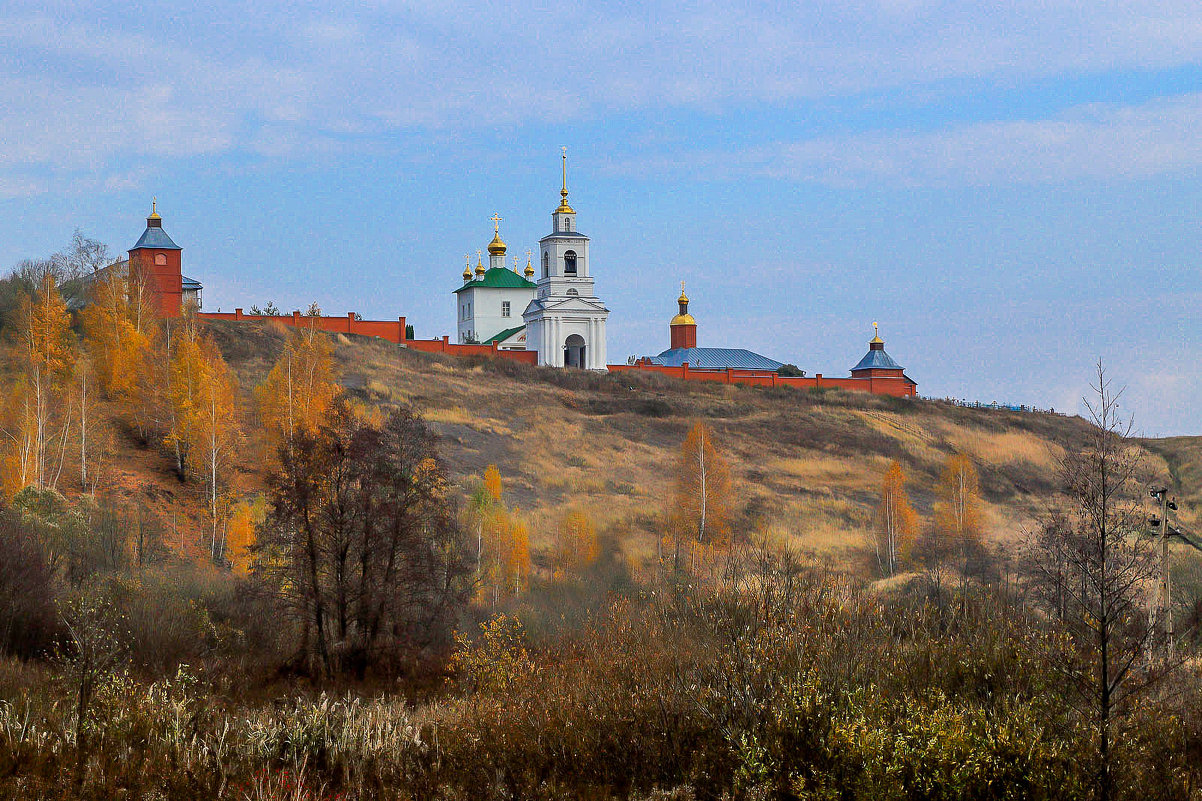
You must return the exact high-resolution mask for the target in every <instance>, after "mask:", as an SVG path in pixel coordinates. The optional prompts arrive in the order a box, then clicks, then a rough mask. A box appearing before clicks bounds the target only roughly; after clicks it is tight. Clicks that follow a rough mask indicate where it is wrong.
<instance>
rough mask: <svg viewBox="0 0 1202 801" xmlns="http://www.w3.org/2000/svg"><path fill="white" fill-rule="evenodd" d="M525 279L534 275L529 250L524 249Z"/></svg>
mask: <svg viewBox="0 0 1202 801" xmlns="http://www.w3.org/2000/svg"><path fill="white" fill-rule="evenodd" d="M524 272H525V273H526V280H527V281H529V280H530V279H531V278H533V277H534V265H533V264H531V263H530V251H528V250H527V251H526V269H525V271H524Z"/></svg>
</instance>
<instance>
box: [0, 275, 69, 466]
mask: <svg viewBox="0 0 1202 801" xmlns="http://www.w3.org/2000/svg"><path fill="white" fill-rule="evenodd" d="M17 337H18V347H17V351H16V354H17V355H16V358H17V369H18V376H19V378H18V391H17V395H18V397H19V400H18V398H17V397H15V398H14V399H13V400H14V401H18V402H19V404H20V407H21V413H20V414H19V415H17V416H15V419H14V420H13V421H12V423H13V424H12V425H11V427H10V428H9V429H8V430H7V431H6V434H7V438H8V440H9V445H10V446H11V447H12V450H11V451H10V458H12V459H13V460H14V462H15V464H16V465H18V468H17V469H16V470H14V472H15V473H16V474H19V476H20V479H19V483H20V486H28V485H30V484H32V485H34V486H37V487H39V488H40V487H45V486H48V485H53V484H54V483H55V481H56V480H57V477H58V473H59V472H61V465H62V461H63V460H62V458H57V459H56V458H55V457H56V456H57V455H58V454H57V453H56V446H57V445H61V448H58V450H61V451H62V452H63V455H65V451H66V445H67V434H68V431H69V428H70V421H71V411H72V406H71V404H69V403H67V404H64V403H62V400H63V396H64V394H66V393H67V392H68V391H69V384H70V377H71V370H72V367H73V365H74V362H75V336H74V334H73V333H72V332H71V318H70V315H69V314H68V312H67V305H66V303H65V302H64V301H63V298H62V296H61V295H60V294H59V292H58V288H57V285H56V283H55V280H54V276H53V274H50V273H47V274H46V275H45V276H44V278H43V280H42V284H41V286H40V287H39V288H38V290H37V291H36V292H35V293H34V294H32V295H26V296H24V298H23V299H22V300H21V303H20V306H19V310H18V314H17ZM56 463H57V466H56ZM52 470H54V472H53V473H52V472H51V471H52Z"/></svg>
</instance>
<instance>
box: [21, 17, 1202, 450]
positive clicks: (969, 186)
mask: <svg viewBox="0 0 1202 801" xmlns="http://www.w3.org/2000/svg"><path fill="white" fill-rule="evenodd" d="M1200 120H1202V7H1199V6H1198V4H1197V2H1196V0H1194V2H1159V1H1158V0H1138V1H1137V2H1125V1H1124V0H1113V1H1111V2H1104V3H1080V2H1077V1H1074V2H1057V0H1038V1H1037V2H1026V1H1024V0H1013V1H1012V2H1008V3H1004V4H996V3H963V2H926V1H924V0H876V1H873V0H842V1H841V2H837V3H836V2H829V3H809V2H787V3H780V4H771V3H756V4H740V5H735V4H728V3H698V2H687V1H686V2H645V3H630V2H614V3H601V4H587V5H586V4H579V3H573V2H559V3H555V4H547V5H534V4H531V5H524V6H521V7H515V6H511V5H510V4H504V3H490V2H476V3H472V4H466V3H460V2H454V1H452V2H439V3H391V2H375V1H373V0H366V1H365V2H359V3H356V4H354V7H353V8H352V6H351V4H345V3H320V2H309V1H308V0H299V1H297V2H290V3H287V4H279V5H276V4H271V3H227V2H224V0H214V1H212V2H206V3H203V4H190V3H182V2H178V3H171V4H166V3H161V2H160V3H153V4H139V3H136V2H122V3H111V4H110V3H87V2H57V0H39V2H35V3H26V2H22V1H21V0H7V2H5V3H3V4H0V142H2V143H3V145H2V146H0V268H8V267H11V266H12V265H14V264H15V263H16V262H17V261H19V260H20V259H23V258H30V257H38V256H44V255H47V254H49V253H51V252H53V251H55V250H58V249H60V248H62V247H64V246H65V244H66V243H67V242H68V241H69V240H70V237H71V234H72V232H73V231H74V230H75V229H76V228H79V229H81V230H82V231H83V232H84V233H85V234H86V235H88V236H91V237H93V238H96V239H99V240H101V241H103V242H105V243H107V244H108V245H109V246H110V247H111V248H112V249H113V251H115V252H119V251H124V250H126V249H128V248H129V247H130V246H132V245H133V243H134V242H135V241H136V240H137V238H138V236H139V235H140V234H141V232H142V230H143V227H144V217H145V216H146V214H148V213H149V210H150V201H151V198H152V197H155V196H157V198H158V209H159V212H160V213H161V214H162V215H163V225H164V228H165V229H166V230H167V232H168V233H169V234H170V235H171V236H172V237H173V238H174V240H175V241H176V242H177V243H178V244H180V245H181V246H182V247H183V249H184V255H183V259H184V272H185V274H187V275H189V276H191V277H194V278H197V279H199V280H201V281H202V282H203V283H204V285H205V298H204V303H205V308H206V309H207V310H217V309H218V308H221V309H224V310H226V311H229V310H231V309H233V308H234V307H235V306H241V307H244V308H249V307H250V306H251V305H252V304H254V303H258V304H259V305H262V304H263V303H265V302H267V301H269V300H270V301H274V302H275V303H276V305H277V306H279V307H280V308H282V309H284V310H285V311H287V310H291V309H293V308H301V309H303V308H307V306H308V305H309V303H310V302H312V301H317V302H318V304H319V305H320V306H321V307H322V309H323V310H325V312H326V313H327V314H342V313H344V312H346V311H356V312H359V313H360V314H362V315H363V316H364V317H365V318H395V317H397V316H401V315H404V316H406V317H407V318H409V320H410V322H412V323H413V324H414V325H415V327H416V330H417V336H419V337H430V336H436V335H442V334H452V335H453V333H454V330H455V302H454V299H453V297H452V295H451V294H450V293H451V291H452V290H453V289H455V288H456V287H457V286H459V285H460V283H461V279H460V273H461V272H462V270H463V264H464V254H468V253H470V254H471V255H472V261H473V263H474V262H475V253H476V251H477V249H481V248H484V247H485V246H486V245H487V243H488V241H489V240H490V239H491V237H492V223H491V222H490V221H489V218H490V217H491V216H492V215H493V214H499V215H500V216H501V217H502V218H503V221H502V223H501V232H502V236H503V237H504V239H505V241H506V242H507V243H508V244H509V249H510V254H514V253H517V254H519V256H520V258H521V262H522V264H521V266H523V267H524V265H525V252H526V250H527V249H531V250H534V251H536V252H537V242H538V239H539V238H540V237H541V236H543V235H545V234H546V233H549V232H550V228H551V211H552V210H553V209H554V208H555V206H556V205H557V204H558V200H559V198H558V190H559V188H560V187H559V184H560V148H561V147H564V146H566V147H567V148H568V158H569V178H568V183H569V189H570V191H571V197H570V200H571V203H572V206H573V207H574V208H575V209H576V211H577V222H578V225H579V228H580V230H581V231H583V232H585V233H587V234H588V235H589V236H590V238H591V248H590V250H591V258H592V272H593V275H594V276H595V278H596V287H597V292H598V295H599V296H600V297H601V298H602V299H603V300H604V301H605V302H606V304H607V306H608V307H609V309H610V310H611V315H610V318H609V355H610V361H616V362H624V361H625V360H626V357H627V356H629V355H645V354H655V353H658V352H659V351H661V350H663V349H665V348H667V346H668V320H669V319H670V318H671V317H672V315H674V314H675V312H676V309H675V299H676V296H677V294H678V293H679V282H680V281H681V280H685V281H687V287H688V294H689V296H690V298H692V304H691V308H690V311H691V312H692V313H693V315H694V316H695V317H696V318H697V320H698V323H699V334H698V338H699V344H700V345H703V346H706V345H709V346H722V347H746V348H750V349H752V350H755V351H758V352H761V353H763V354H765V355H768V356H771V357H773V358H776V359H779V360H781V361H786V362H791V363H794V364H796V365H798V366H799V367H801V368H802V369H804V370H806V371H807V372H808V373H810V374H812V373H823V374H826V375H846V374H847V370H848V369H849V368H850V367H851V366H852V365H853V364H855V363H856V362H857V361H858V360H859V358H860V357H861V356H862V355H863V353H864V352H865V351H866V349H867V341H868V339H870V338H871V336H872V322H873V321H879V323H880V326H881V334H882V336H883V337H884V339H885V341H886V343H887V344H886V347H887V349H888V351H889V353H890V354H891V355H892V356H893V357H894V358H895V359H896V360H897V361H899V362H900V363H901V364H903V365H905V367H906V370H907V374H908V375H910V376H911V377H912V378H913V379H915V380H916V381H917V382H918V385H919V392H920V393H921V394H922V395H926V396H932V397H955V398H964V399H969V400H980V401H984V402H990V401H995V400H996V401H999V402H1002V401H1004V402H1012V403H1024V404H1030V405H1036V406H1039V407H1044V408H1047V407H1053V408H1055V409H1057V410H1061V411H1069V412H1077V411H1079V410H1080V408H1081V406H1080V401H1081V398H1082V396H1083V395H1086V394H1087V393H1088V391H1089V386H1090V382H1091V380H1092V379H1093V378H1094V377H1095V373H1096V369H1097V364H1098V363H1099V361H1101V362H1102V363H1103V364H1104V366H1105V369H1106V372H1107V376H1108V377H1109V378H1110V379H1111V380H1112V381H1113V382H1114V387H1115V388H1120V387H1121V388H1123V389H1124V394H1123V403H1124V408H1125V409H1126V411H1127V412H1129V413H1130V414H1132V415H1133V416H1134V419H1135V425H1136V428H1137V430H1138V431H1139V432H1141V433H1143V434H1145V435H1147V436H1169V435H1177V434H1202V401H1200V400H1199V399H1200V398H1202V358H1199V351H1200V350H1202V333H1199V327H1200V326H1199V317H1200V316H1202V315H1200V314H1199V309H1200V307H1202V270H1200V268H1199V253H1200V251H1202V248H1200V246H1202V232H1200V228H1199V205H1200V203H1199V201H1200V200H1202V181H1200V177H1202V132H1200V129H1199V121H1200Z"/></svg>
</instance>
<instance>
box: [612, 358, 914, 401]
mask: <svg viewBox="0 0 1202 801" xmlns="http://www.w3.org/2000/svg"><path fill="white" fill-rule="evenodd" d="M624 370H650V371H651V372H654V373H661V374H663V375H670V376H673V377H674V378H680V379H683V380H685V381H717V382H719V383H723V384H748V385H751V386H757V387H797V388H798V389H819V388H825V387H831V388H835V389H850V390H855V391H857V392H871V393H873V394H876V395H892V396H894V397H897V398H905V397H913V396H916V395H917V394H918V388H917V387H916V386H914V385H913V384H911V383H910V382H909V381H907V380H906V379H904V378H893V377H876V378H827V377H826V376H824V375H822V373H818V374H817V375H814V376H804V377H797V376H779V375H777V374H776V373H773V372H770V371H760V370H733V369H730V368H727V369H725V370H694V369H692V368H690V367H689V365H688V364H683V365H681V366H680V367H663V366H660V365H656V364H611V365H609V371H610V372H611V373H620V372H622V371H624Z"/></svg>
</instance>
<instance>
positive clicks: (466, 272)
mask: <svg viewBox="0 0 1202 801" xmlns="http://www.w3.org/2000/svg"><path fill="white" fill-rule="evenodd" d="M470 280H472V257H471V255H470V254H467V253H464V254H463V283H465V284H466V283H467V282H468V281H470Z"/></svg>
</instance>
